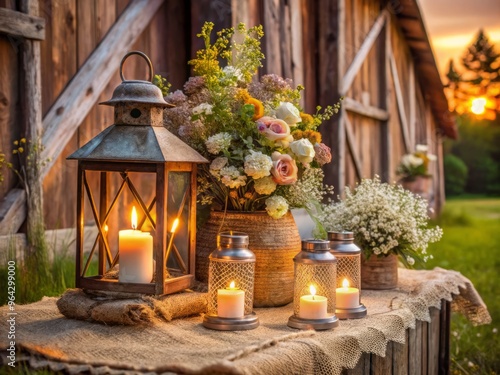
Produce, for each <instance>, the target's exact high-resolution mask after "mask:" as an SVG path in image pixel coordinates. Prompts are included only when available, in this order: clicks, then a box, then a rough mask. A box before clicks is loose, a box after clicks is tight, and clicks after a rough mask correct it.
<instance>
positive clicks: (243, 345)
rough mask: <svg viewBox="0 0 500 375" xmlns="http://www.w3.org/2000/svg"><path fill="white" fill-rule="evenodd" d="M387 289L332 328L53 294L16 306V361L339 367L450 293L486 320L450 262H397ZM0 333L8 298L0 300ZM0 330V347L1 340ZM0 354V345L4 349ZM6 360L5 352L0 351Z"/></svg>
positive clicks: (272, 314) (71, 366)
mask: <svg viewBox="0 0 500 375" xmlns="http://www.w3.org/2000/svg"><path fill="white" fill-rule="evenodd" d="M399 279H400V280H399V286H398V289H396V290H391V291H362V301H363V303H364V305H365V306H366V307H367V308H368V316H367V317H366V318H364V319H358V320H346V321H341V322H340V325H339V327H337V328H336V329H334V330H331V331H320V332H314V331H298V330H294V329H292V328H289V327H287V325H286V323H287V320H288V317H289V316H290V315H291V314H292V306H291V305H288V306H284V307H280V308H268V309H256V313H257V314H258V316H259V319H260V326H259V327H258V328H257V329H255V330H251V331H240V332H220V331H212V330H208V329H205V328H204V327H203V326H202V325H201V322H202V317H201V316H194V317H190V318H183V319H177V320H173V321H171V322H161V321H156V322H154V323H150V324H146V325H139V326H122V325H119V326H116V325H115V326H108V325H103V324H97V323H92V322H87V321H80V320H73V319H67V318H65V317H63V316H62V315H61V314H60V313H59V312H58V310H57V307H56V301H57V299H56V298H45V299H43V300H42V301H40V302H37V303H33V304H30V305H23V306H16V312H17V313H18V315H17V316H16V319H17V325H16V344H17V346H18V348H19V349H21V353H22V354H18V356H17V359H18V360H24V361H27V362H29V364H30V366H32V367H34V368H39V367H43V366H48V367H50V368H51V369H52V370H56V371H58V370H65V371H68V372H70V373H81V372H85V371H88V372H90V373H95V374H104V373H111V374H135V373H151V374H157V373H160V374H170V373H186V374H201V373H203V374H212V373H213V374H216V373H217V374H294V373H295V374H339V373H340V372H341V370H342V368H343V367H344V368H353V367H354V366H355V365H356V363H357V361H358V360H359V358H360V356H361V354H362V352H371V353H375V354H377V355H380V356H384V355H385V349H386V345H387V342H388V341H389V340H392V341H395V342H398V343H404V340H405V330H406V329H407V328H409V327H410V328H414V326H415V321H416V320H423V321H430V316H429V308H430V307H432V306H433V307H437V308H439V307H440V306H441V300H442V299H445V300H447V301H452V307H453V308H454V310H455V311H458V312H461V313H463V314H464V315H465V316H467V317H468V318H469V320H470V321H471V322H472V324H486V323H489V322H490V321H491V318H490V316H489V313H488V311H487V309H486V306H485V305H484V303H483V301H482V300H481V297H480V296H479V295H478V293H477V292H476V290H475V289H474V286H473V285H472V283H471V282H470V281H469V280H468V279H466V278H465V277H464V276H462V275H461V274H459V273H458V272H454V271H447V270H443V269H438V268H437V269H434V270H432V271H411V270H405V269H400V270H399ZM0 311H1V313H2V316H3V317H4V319H2V320H1V322H0V327H1V328H2V329H1V331H2V332H6V328H7V323H6V319H5V317H6V316H7V312H8V311H7V307H6V306H3V307H1V308H0ZM6 336H7V335H4V334H3V335H2V336H1V337H0V340H1V341H0V346H1V347H3V348H5V347H7V345H8V342H7V341H8V340H7V337H6ZM4 353H5V352H4ZM2 360H3V361H5V357H2Z"/></svg>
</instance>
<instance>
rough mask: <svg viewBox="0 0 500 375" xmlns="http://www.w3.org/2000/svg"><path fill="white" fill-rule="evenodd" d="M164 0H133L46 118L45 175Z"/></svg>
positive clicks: (44, 121) (44, 141)
mask: <svg viewBox="0 0 500 375" xmlns="http://www.w3.org/2000/svg"><path fill="white" fill-rule="evenodd" d="M162 3H163V0H132V1H131V2H130V4H129V5H128V6H127V8H126V9H125V10H124V11H123V13H122V14H121V16H120V18H119V19H118V20H117V21H116V23H115V24H114V25H113V27H112V28H111V29H110V30H109V32H108V33H107V34H106V37H105V38H104V40H103V41H102V42H101V43H100V44H99V46H98V47H97V48H96V49H95V50H94V52H93V53H92V55H90V57H89V58H88V59H87V61H86V62H85V64H84V65H83V66H82V67H81V68H80V70H79V71H78V73H77V74H75V76H74V77H73V79H72V80H71V82H70V83H69V84H68V85H67V86H66V88H65V89H64V91H63V92H62V93H61V95H59V97H58V98H57V100H56V102H55V103H54V104H53V105H52V107H51V109H50V110H49V112H48V113H47V115H46V116H45V118H44V119H43V127H44V134H43V138H42V140H43V145H44V146H45V150H44V151H43V153H42V157H43V159H49V161H48V162H47V164H46V165H45V167H44V168H43V169H42V173H41V177H42V178H44V177H45V176H46V175H47V173H48V171H49V170H50V168H51V167H52V165H53V164H54V163H55V161H56V159H57V158H58V156H59V155H60V153H61V152H62V150H63V149H64V147H63V146H64V145H66V144H67V143H68V141H69V140H70V139H71V137H72V136H73V134H74V133H75V132H76V130H77V129H78V126H79V125H80V123H81V122H82V121H83V119H85V116H87V114H88V113H89V112H90V110H91V109H92V107H93V106H94V104H95V102H96V101H97V99H98V98H99V96H100V95H101V93H102V92H103V90H104V89H105V88H106V86H107V84H108V83H109V81H110V80H111V78H112V77H113V75H114V74H115V73H116V70H117V69H118V67H119V65H120V61H121V59H122V57H123V55H124V54H125V53H126V52H128V50H129V49H130V47H131V46H132V45H133V44H134V43H135V41H136V40H137V39H138V38H139V36H140V35H141V34H142V32H143V31H144V29H146V27H147V26H148V24H149V23H150V21H151V19H152V18H153V17H154V15H155V14H156V11H157V10H158V8H159V7H160V6H161V5H162Z"/></svg>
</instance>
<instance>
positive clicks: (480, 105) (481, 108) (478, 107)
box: [470, 97, 488, 115]
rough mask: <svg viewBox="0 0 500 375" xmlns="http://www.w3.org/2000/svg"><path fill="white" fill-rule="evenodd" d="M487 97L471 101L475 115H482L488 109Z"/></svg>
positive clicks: (471, 108)
mask: <svg viewBox="0 0 500 375" xmlns="http://www.w3.org/2000/svg"><path fill="white" fill-rule="evenodd" d="M487 102H488V101H487V100H486V98H482V97H481V98H475V99H472V101H471V106H470V110H471V112H472V113H474V114H475V115H482V114H484V112H485V111H486V103H487Z"/></svg>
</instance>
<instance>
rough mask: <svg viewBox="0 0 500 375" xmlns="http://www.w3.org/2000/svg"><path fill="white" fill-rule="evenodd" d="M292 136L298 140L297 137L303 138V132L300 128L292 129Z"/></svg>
mask: <svg viewBox="0 0 500 375" xmlns="http://www.w3.org/2000/svg"><path fill="white" fill-rule="evenodd" d="M292 136H293V139H295V140H296V141H297V140H299V139H302V138H304V132H303V131H302V130H299V129H297V130H294V131H293V132H292Z"/></svg>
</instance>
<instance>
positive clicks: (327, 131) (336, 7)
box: [316, 0, 345, 194]
mask: <svg viewBox="0 0 500 375" xmlns="http://www.w3.org/2000/svg"><path fill="white" fill-rule="evenodd" d="M317 12H318V20H317V23H318V35H321V37H320V38H318V39H319V40H318V41H317V44H316V45H317V49H318V79H317V81H318V90H317V92H318V96H317V98H318V101H319V104H320V105H321V106H323V107H324V106H326V105H328V104H331V103H332V101H334V100H338V97H339V85H340V79H341V77H342V75H343V73H341V72H342V71H343V59H339V58H338V55H339V53H342V52H341V51H344V30H343V29H344V23H345V12H344V0H338V1H336V0H326V1H324V2H322V3H321V4H317ZM335 41H336V42H335ZM342 116H345V112H344V113H342V112H341V113H339V116H334V117H333V118H331V119H330V120H329V121H328V122H326V123H325V124H323V125H322V126H321V128H320V131H321V134H322V136H323V142H325V144H327V145H329V146H331V147H332V155H333V160H334V161H335V162H333V163H330V164H327V165H325V169H324V170H325V182H326V183H327V184H329V185H333V186H335V188H336V193H337V194H342V191H343V189H344V186H345V183H344V182H345V130H344V124H343V122H342V121H341V119H342Z"/></svg>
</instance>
